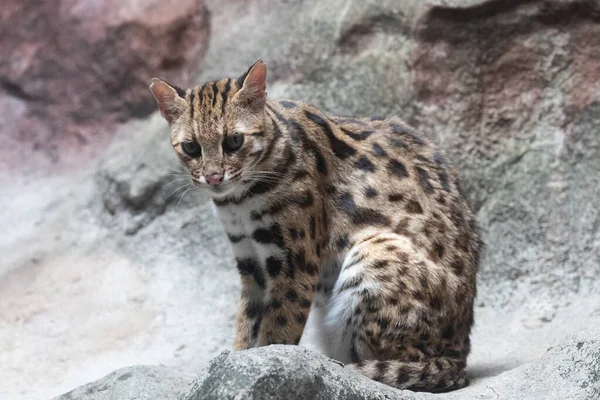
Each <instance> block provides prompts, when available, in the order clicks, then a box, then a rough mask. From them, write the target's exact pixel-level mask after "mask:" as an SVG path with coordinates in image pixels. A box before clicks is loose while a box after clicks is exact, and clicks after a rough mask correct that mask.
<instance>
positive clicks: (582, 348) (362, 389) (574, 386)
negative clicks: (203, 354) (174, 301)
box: [179, 329, 600, 400]
mask: <svg viewBox="0 0 600 400" xmlns="http://www.w3.org/2000/svg"><path fill="white" fill-rule="evenodd" d="M598 396H600V330H597V329H596V330H591V331H586V332H579V333H578V334H575V335H572V336H571V337H568V338H565V339H564V340H563V341H562V343H561V344H560V345H557V346H554V347H552V348H550V349H549V350H548V351H547V352H546V354H544V355H543V356H542V357H541V358H539V359H537V360H535V361H533V362H531V363H528V364H526V365H523V366H521V367H519V368H516V369H514V370H511V371H509V372H506V373H504V374H501V375H499V376H495V377H492V378H489V379H487V380H475V381H474V382H472V383H471V385H470V386H468V387H466V388H465V389H462V390H458V391H454V392H450V393H443V394H437V395H431V394H428V393H413V392H410V391H399V390H395V389H392V388H389V387H387V386H385V385H382V384H380V383H377V382H374V381H371V380H369V379H366V378H365V377H363V376H361V375H359V374H357V373H355V372H350V371H349V370H347V369H344V368H343V367H342V366H341V365H340V364H338V363H336V362H334V361H332V360H330V359H328V358H326V357H324V356H322V355H320V354H317V353H313V352H310V351H308V350H306V349H303V348H302V347H297V346H269V347H263V348H258V349H252V350H247V351H242V352H236V353H228V352H224V353H223V354H221V355H220V356H218V357H217V358H215V359H214V360H213V361H211V363H210V364H209V365H208V367H206V369H205V370H204V371H203V372H202V373H201V374H200V376H199V377H198V378H196V379H195V380H194V381H193V382H192V384H191V385H190V387H189V388H188V390H187V391H186V392H185V393H184V394H182V395H181V396H180V397H179V400H200V399H203V400H212V399H214V400H219V399H227V398H236V399H239V400H246V399H248V400H249V399H273V400H277V399H281V400H295V399H298V400H302V399H323V400H326V399H430V398H431V399H433V398H436V399H457V400H458V399H480V400H484V399H498V398H499V399H517V398H518V399H539V400H546V399H567V398H568V399H593V398H597V397H598Z"/></svg>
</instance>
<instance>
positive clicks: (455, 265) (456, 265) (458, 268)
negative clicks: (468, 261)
mask: <svg viewBox="0 0 600 400" xmlns="http://www.w3.org/2000/svg"><path fill="white" fill-rule="evenodd" d="M450 268H452V271H454V273H455V274H456V275H457V276H461V275H462V274H463V272H464V270H465V265H464V264H463V262H462V261H460V260H454V261H452V264H450Z"/></svg>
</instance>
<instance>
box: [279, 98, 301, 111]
mask: <svg viewBox="0 0 600 400" xmlns="http://www.w3.org/2000/svg"><path fill="white" fill-rule="evenodd" d="M279 104H281V105H282V106H284V107H285V108H290V109H291V108H296V107H297V105H296V103H294V102H293V101H288V100H281V101H280V102H279Z"/></svg>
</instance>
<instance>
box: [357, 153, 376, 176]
mask: <svg viewBox="0 0 600 400" xmlns="http://www.w3.org/2000/svg"><path fill="white" fill-rule="evenodd" d="M354 166H355V167H356V168H358V169H360V170H363V171H369V172H374V171H375V165H374V164H373V163H372V162H371V160H369V159H368V158H367V157H365V156H362V157H361V158H359V159H358V160H356V161H355V162H354Z"/></svg>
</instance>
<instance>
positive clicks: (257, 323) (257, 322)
mask: <svg viewBox="0 0 600 400" xmlns="http://www.w3.org/2000/svg"><path fill="white" fill-rule="evenodd" d="M261 322H262V316H261V315H260V314H259V316H258V318H256V319H255V320H254V324H252V337H253V338H255V337H257V336H258V331H259V330H260V323H261Z"/></svg>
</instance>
